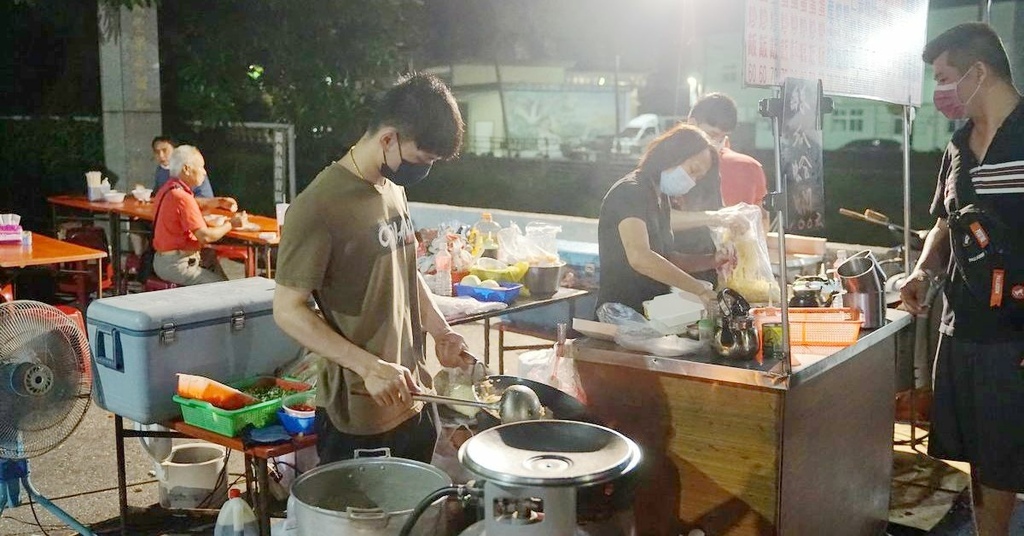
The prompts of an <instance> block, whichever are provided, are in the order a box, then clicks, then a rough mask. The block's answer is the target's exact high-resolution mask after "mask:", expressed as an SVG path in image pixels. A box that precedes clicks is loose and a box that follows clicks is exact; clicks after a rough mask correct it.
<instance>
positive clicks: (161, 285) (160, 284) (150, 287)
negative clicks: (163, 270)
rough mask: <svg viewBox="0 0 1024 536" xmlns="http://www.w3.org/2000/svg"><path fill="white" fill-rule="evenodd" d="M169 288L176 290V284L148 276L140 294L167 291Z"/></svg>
mask: <svg viewBox="0 0 1024 536" xmlns="http://www.w3.org/2000/svg"><path fill="white" fill-rule="evenodd" d="M169 288H178V284H177V283H171V282H170V281H164V280H163V279H160V278H159V277H157V276H155V275H151V276H149V279H146V282H145V283H143V284H142V292H152V291H154V290H167V289H169Z"/></svg>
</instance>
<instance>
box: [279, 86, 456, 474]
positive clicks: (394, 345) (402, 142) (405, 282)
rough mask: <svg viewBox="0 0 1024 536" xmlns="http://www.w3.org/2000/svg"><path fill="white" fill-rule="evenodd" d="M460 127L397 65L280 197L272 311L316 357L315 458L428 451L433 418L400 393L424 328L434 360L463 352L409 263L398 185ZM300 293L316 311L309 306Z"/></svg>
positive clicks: (451, 362)
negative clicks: (374, 98)
mask: <svg viewBox="0 0 1024 536" xmlns="http://www.w3.org/2000/svg"><path fill="white" fill-rule="evenodd" d="M463 128H464V127H463V122H462V115H461V114H460V112H459V108H458V105H457V104H456V102H455V98H454V97H453V96H452V94H451V91H450V90H449V89H448V87H447V86H446V85H445V84H444V82H442V81H441V80H440V79H439V78H437V77H435V76H433V75H428V74H422V73H419V74H412V75H409V76H406V77H403V78H402V79H401V80H399V82H398V83H397V84H396V85H395V86H394V87H392V88H391V89H389V90H388V91H387V92H386V93H385V94H384V95H383V97H382V99H381V100H380V101H379V102H378V104H377V105H376V108H375V111H374V115H373V118H372V120H371V122H370V124H369V125H368V127H367V129H366V131H365V133H364V134H363V136H362V137H361V138H360V139H359V141H357V142H356V144H355V145H354V146H352V148H351V149H349V150H348V152H346V153H345V154H344V155H343V156H342V157H341V158H340V159H338V160H337V161H336V162H333V163H332V164H330V165H329V166H327V167H326V168H325V169H324V170H323V171H321V172H320V174H319V175H317V177H316V178H315V179H314V180H313V182H312V183H310V185H309V186H308V187H307V188H306V189H305V190H304V191H303V192H302V193H301V194H299V195H298V196H297V197H296V198H295V200H294V201H293V202H292V203H291V206H290V207H289V208H288V225H285V226H284V227H283V235H282V236H281V244H280V246H279V248H278V261H277V272H276V273H275V279H276V281H277V288H276V289H275V291H274V320H275V321H276V322H277V324H278V325H279V326H280V327H281V329H282V330H283V331H284V332H285V333H287V334H288V335H290V336H291V337H293V338H294V339H295V340H297V341H298V342H299V343H300V344H302V345H303V346H304V347H306V348H307V349H308V350H310V351H312V352H314V353H316V354H319V355H320V356H322V357H323V358H324V359H325V362H326V364H325V367H324V369H323V372H322V374H321V376H320V379H319V382H318V388H317V406H318V407H317V411H316V420H315V422H314V429H315V430H316V434H317V452H318V453H319V455H320V463H330V462H334V461H338V460H344V459H349V458H352V457H353V456H354V452H353V451H354V450H355V449H370V448H381V447H388V448H390V449H391V455H392V456H396V457H399V458H410V459H414V460H419V461H423V462H429V461H430V459H431V456H432V454H433V451H434V443H435V440H436V431H435V427H434V423H433V422H432V421H433V419H432V418H431V416H430V415H429V414H430V413H431V412H430V411H424V404H423V403H422V402H419V401H415V400H413V399H412V397H411V395H412V394H413V393H417V392H421V391H426V390H427V389H428V388H429V387H430V386H431V377H430V374H429V372H428V371H427V370H426V369H425V365H426V356H425V355H424V350H425V341H424V331H426V332H429V333H430V334H431V336H432V337H433V339H434V345H435V347H436V351H437V357H438V360H439V361H440V364H441V365H442V366H445V367H458V366H465V365H468V364H470V363H472V358H471V357H469V355H468V354H466V353H465V350H466V343H465V341H464V340H463V338H462V336H461V335H459V334H458V333H456V332H455V331H453V330H452V329H451V327H450V326H449V325H448V323H447V322H446V321H445V319H444V316H443V315H442V314H441V312H440V311H439V310H438V308H437V306H436V305H435V304H434V302H433V298H432V297H431V293H430V291H429V290H428V289H427V286H426V282H425V281H424V280H423V278H422V277H421V276H420V274H419V272H418V271H417V270H416V236H415V228H414V227H413V223H412V220H411V217H410V214H409V206H408V202H407V201H406V196H405V188H406V187H408V186H410V185H412V184H416V183H417V182H419V181H421V180H423V179H424V178H426V176H427V174H428V173H429V172H430V168H431V166H432V165H433V164H434V163H435V162H437V161H438V160H443V159H449V158H454V157H455V156H457V155H458V152H459V147H460V146H461V144H462V133H463ZM310 296H313V297H314V298H316V299H317V300H318V301H319V303H320V304H321V307H320V309H321V313H322V314H323V315H324V316H325V318H321V317H319V316H318V315H317V314H316V313H315V312H314V311H313V310H312V309H311V308H310V306H309V300H310ZM366 393H368V394H369V396H366Z"/></svg>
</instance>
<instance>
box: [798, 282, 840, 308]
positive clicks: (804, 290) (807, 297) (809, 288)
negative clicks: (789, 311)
mask: <svg viewBox="0 0 1024 536" xmlns="http://www.w3.org/2000/svg"><path fill="white" fill-rule="evenodd" d="M835 295H836V291H835V290H834V289H833V288H832V283H831V282H830V281H829V280H828V279H825V278H824V277H818V276H804V277H798V278H797V279H796V281H794V282H793V297H792V298H790V299H789V306H790V307H828V306H829V304H831V303H832V298H833V297H834V296H835Z"/></svg>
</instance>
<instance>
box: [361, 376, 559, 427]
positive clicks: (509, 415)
mask: <svg viewBox="0 0 1024 536" xmlns="http://www.w3.org/2000/svg"><path fill="white" fill-rule="evenodd" d="M353 392H354V393H355V394H357V395H363V396H370V393H368V392H366V391H353ZM412 399H413V400H419V401H421V402H434V403H437V404H446V405H449V406H470V407H474V408H481V409H485V410H488V411H490V412H497V414H498V418H499V419H500V420H501V422H502V423H510V422H519V421H535V420H538V419H540V418H541V414H542V413H543V411H544V407H543V406H542V405H541V403H540V398H538V397H537V393H535V392H533V389H530V388H529V387H526V386H525V385H510V386H508V388H507V389H505V391H504V392H503V393H501V398H500V399H499V400H498V401H497V402H483V401H480V400H466V399H463V398H452V397H449V396H439V395H427V394H420V393H413V394H412Z"/></svg>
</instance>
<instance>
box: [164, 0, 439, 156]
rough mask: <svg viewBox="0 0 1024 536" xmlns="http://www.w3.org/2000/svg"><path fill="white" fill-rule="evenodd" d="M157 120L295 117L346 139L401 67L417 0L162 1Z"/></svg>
mask: <svg viewBox="0 0 1024 536" xmlns="http://www.w3.org/2000/svg"><path fill="white" fill-rule="evenodd" d="M159 9H160V11H159V20H160V56H161V57H160V63H161V71H162V73H161V78H162V83H161V87H162V88H163V89H164V92H165V93H164V96H163V101H164V117H165V120H168V122H170V123H172V126H173V121H174V120H175V119H180V120H200V121H202V122H203V123H204V124H217V123H223V122H233V121H243V120H245V121H273V122H287V123H293V124H295V125H296V127H297V132H299V133H300V135H301V134H302V133H313V134H314V135H323V134H324V133H330V132H333V133H334V136H332V137H336V136H338V135H343V136H344V135H348V136H354V135H357V134H358V133H360V132H361V130H362V129H363V127H365V120H366V112H367V109H368V108H369V107H368V106H367V104H368V102H367V101H368V100H369V99H371V98H372V95H374V94H376V93H378V92H379V91H380V90H382V89H383V88H385V87H387V85H388V84H389V83H390V82H392V81H393V80H394V78H395V77H396V74H398V72H399V71H401V70H404V68H405V67H406V62H405V60H404V58H405V57H406V48H407V46H408V44H409V43H417V42H418V35H419V31H418V28H417V27H418V25H419V21H421V20H422V5H421V3H420V1H419V0H319V1H316V2H294V1H291V0H262V1H260V2H252V1H250V0H219V1H217V2H205V1H199V0H175V1H173V2H163V3H161V4H160V8H159Z"/></svg>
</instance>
